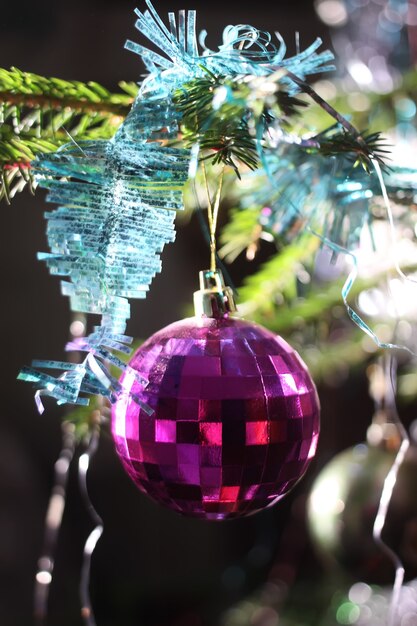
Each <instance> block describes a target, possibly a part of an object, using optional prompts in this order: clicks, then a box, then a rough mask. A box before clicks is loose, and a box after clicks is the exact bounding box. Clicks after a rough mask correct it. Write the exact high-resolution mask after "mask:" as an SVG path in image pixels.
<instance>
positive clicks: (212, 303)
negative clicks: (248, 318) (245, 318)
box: [194, 269, 237, 318]
mask: <svg viewBox="0 0 417 626" xmlns="http://www.w3.org/2000/svg"><path fill="white" fill-rule="evenodd" d="M198 276H199V280H200V289H199V290H198V291H195V292H194V310H195V315H196V317H201V316H205V317H214V318H216V317H225V316H227V315H230V314H231V313H235V312H236V311H237V309H236V304H235V301H234V298H233V291H232V290H231V288H230V287H227V286H226V285H225V282H224V278H223V274H222V273H221V271H220V270H219V269H215V270H203V271H201V272H199V274H198Z"/></svg>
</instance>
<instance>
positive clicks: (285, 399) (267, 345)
mask: <svg viewBox="0 0 417 626" xmlns="http://www.w3.org/2000/svg"><path fill="white" fill-rule="evenodd" d="M130 365H131V367H132V368H133V369H134V370H136V371H138V372H140V374H141V375H142V376H143V377H145V378H146V379H147V380H148V381H149V383H148V384H147V386H146V387H145V388H142V387H141V386H140V385H139V384H138V383H137V382H136V381H135V379H134V377H133V376H132V374H129V373H128V372H126V373H125V374H124V375H123V377H122V379H121V382H122V384H123V386H124V387H125V388H126V389H127V390H128V391H129V392H132V393H134V394H137V396H139V398H140V400H142V401H143V402H145V403H146V404H148V405H149V406H150V407H151V408H152V409H153V411H154V412H153V414H152V415H148V414H147V413H146V412H145V411H144V410H143V409H142V408H141V407H140V406H139V404H138V403H137V402H136V401H135V400H134V399H133V398H132V397H131V396H130V394H126V395H124V396H122V397H120V399H119V400H118V401H117V402H116V403H115V404H114V405H113V409H112V434H113V439H114V442H115V445H116V450H117V453H118V455H119V457H120V459H121V462H122V464H123V466H124V468H125V470H126V471H127V473H128V474H129V476H130V477H131V478H132V480H133V481H134V483H135V484H136V485H137V487H138V488H139V489H140V490H141V491H143V492H145V493H146V494H147V495H148V496H150V497H151V498H152V499H153V500H155V501H157V502H159V503H161V504H163V505H166V506H167V507H169V508H170V509H173V510H175V511H178V512H180V513H183V514H185V515H189V516H193V517H200V518H205V519H213V520H220V519H226V518H232V517H238V516H243V515H248V514H250V513H254V512H256V511H260V510H261V509H264V508H265V507H268V506H271V505H272V504H275V503H276V502H278V500H280V499H281V498H283V497H284V496H285V495H286V494H287V493H288V492H289V490H290V489H292V487H294V485H295V484H296V483H297V482H298V481H299V480H300V478H301V477H302V476H303V474H304V473H305V471H306V469H307V467H308V465H309V463H310V461H311V459H312V458H313V457H314V454H315V451H316V447H317V439H318V434H319V401H318V397H317V392H316V388H315V386H314V383H313V381H312V380H311V377H310V375H309V373H308V370H307V368H306V366H305V364H304V363H303V361H302V360H301V359H300V357H299V356H298V354H297V353H296V352H295V351H294V350H293V349H292V348H291V347H290V346H289V345H288V344H287V343H286V342H285V341H284V340H283V339H282V338H281V337H279V336H277V335H274V334H273V333H271V332H270V331H268V330H266V329H265V328H263V327H261V326H259V325H256V324H253V323H250V322H247V321H245V320H242V319H237V318H233V317H229V318H227V317H224V318H220V319H212V318H205V317H200V318H196V317H195V318H189V319H185V320H182V321H180V322H176V323H174V324H171V325H170V326H167V327H166V328H164V329H162V330H160V331H159V332H157V333H156V334H154V335H153V336H152V337H151V338H150V339H148V340H147V341H146V342H145V343H144V344H143V345H142V346H141V347H140V348H139V349H138V350H137V352H136V353H135V354H134V356H133V358H132V359H131V361H130Z"/></svg>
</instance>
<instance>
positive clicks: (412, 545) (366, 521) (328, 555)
mask: <svg viewBox="0 0 417 626" xmlns="http://www.w3.org/2000/svg"><path fill="white" fill-rule="evenodd" d="M397 449H398V431H397V429H396V427H395V426H394V425H393V424H387V423H384V421H383V420H381V419H378V417H377V418H374V421H373V424H372V425H371V427H370V428H369V430H368V443H367V444H365V443H363V444H359V445H356V446H354V447H352V448H349V449H347V450H344V451H343V452H341V453H339V454H337V455H336V456H335V457H334V458H333V459H332V460H331V461H330V463H328V464H327V465H326V466H325V467H324V469H323V470H322V471H321V472H320V474H319V475H318V476H317V478H316V480H315V482H314V484H313V487H312V490H311V493H310V497H309V502H308V525H309V530H310V534H311V538H312V540H313V544H314V546H315V548H316V550H317V552H318V554H319V556H320V557H321V558H322V559H323V562H324V563H325V564H326V565H327V566H329V567H336V568H339V569H341V570H342V571H343V572H345V573H347V574H349V575H351V576H352V577H354V578H356V579H357V580H362V581H365V582H370V583H377V584H389V583H390V582H392V581H393V576H394V568H393V566H392V564H391V562H390V561H389V559H388V558H387V556H386V555H385V554H384V553H383V552H382V551H381V549H380V548H379V547H378V546H377V545H376V543H375V541H374V539H373V526H374V522H375V516H376V513H377V510H378V507H379V503H380V498H381V493H382V488H383V484H384V481H385V478H386V476H387V474H388V472H389V470H390V468H391V467H392V464H393V462H394V459H395V456H396V452H397ZM382 539H383V540H384V542H385V543H386V544H387V545H388V546H390V547H391V548H392V549H393V550H394V551H395V552H396V553H397V554H398V555H399V556H400V558H401V560H402V562H403V564H404V567H405V573H406V577H407V579H410V578H413V577H415V576H417V449H416V447H415V446H411V447H410V449H409V450H408V452H407V454H406V457H405V461H404V463H403V464H402V465H401V466H400V469H399V472H398V476H397V481H396V484H395V487H394V491H393V495H392V499H391V502H390V505H389V508H388V512H387V517H386V521H385V525H384V528H383V531H382Z"/></svg>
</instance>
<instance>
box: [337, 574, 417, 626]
mask: <svg viewBox="0 0 417 626" xmlns="http://www.w3.org/2000/svg"><path fill="white" fill-rule="evenodd" d="M391 596H392V589H391V587H387V588H385V587H382V588H381V587H378V586H373V587H371V586H370V585H368V584H366V583H364V582H357V583H354V584H353V585H352V586H351V587H350V589H349V591H348V594H347V596H345V597H343V598H341V601H340V602H339V603H338V605H337V606H336V607H335V613H336V620H337V623H338V624H355V626H386V624H387V614H388V612H389V608H390V602H391ZM392 626H417V580H412V581H410V582H409V583H408V584H406V585H404V586H403V587H402V589H401V592H400V598H399V602H398V605H397V611H396V615H395V617H394V621H393V623H392Z"/></svg>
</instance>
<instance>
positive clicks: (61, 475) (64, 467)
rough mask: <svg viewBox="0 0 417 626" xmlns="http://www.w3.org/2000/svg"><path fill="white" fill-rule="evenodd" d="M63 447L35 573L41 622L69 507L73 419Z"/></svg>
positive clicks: (39, 623) (40, 624) (36, 607)
mask: <svg viewBox="0 0 417 626" xmlns="http://www.w3.org/2000/svg"><path fill="white" fill-rule="evenodd" d="M61 432H62V448H61V452H60V454H59V457H58V459H57V461H56V462H55V476H54V486H53V488H52V492H51V495H50V498H49V504H48V509H47V513H46V516H45V530H44V540H43V548H42V554H41V556H40V557H39V559H38V570H37V573H36V577H35V589H34V617H35V621H36V624H37V626H44V624H45V623H46V618H47V616H48V599H49V591H50V586H51V582H52V577H53V572H54V565H55V548H56V544H57V540H58V534H59V530H60V528H61V523H62V517H63V514H64V509H65V499H66V490H67V482H68V472H69V468H70V464H71V460H72V458H73V455H74V449H75V432H74V426H73V425H72V424H70V423H69V422H63V423H62V425H61Z"/></svg>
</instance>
